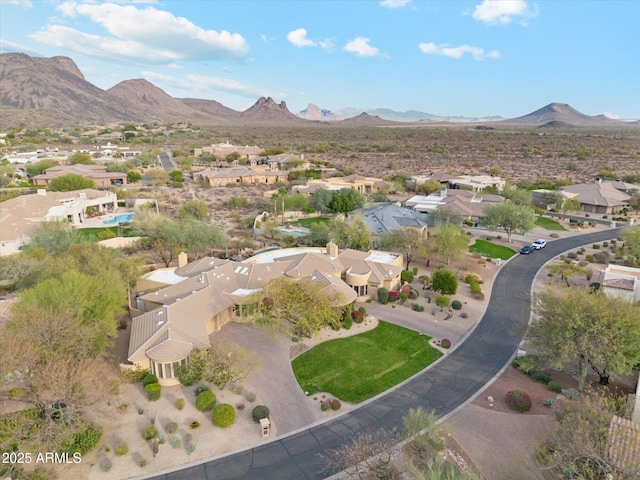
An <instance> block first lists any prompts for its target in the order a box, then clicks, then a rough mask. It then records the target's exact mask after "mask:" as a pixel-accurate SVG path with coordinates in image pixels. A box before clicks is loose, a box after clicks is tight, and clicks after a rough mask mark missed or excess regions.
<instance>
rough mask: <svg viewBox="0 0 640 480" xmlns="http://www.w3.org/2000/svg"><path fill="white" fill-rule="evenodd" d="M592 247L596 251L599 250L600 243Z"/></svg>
mask: <svg viewBox="0 0 640 480" xmlns="http://www.w3.org/2000/svg"><path fill="white" fill-rule="evenodd" d="M592 247H593V248H594V249H596V250H598V249H599V248H600V244H599V243H594V244H593V245H592Z"/></svg>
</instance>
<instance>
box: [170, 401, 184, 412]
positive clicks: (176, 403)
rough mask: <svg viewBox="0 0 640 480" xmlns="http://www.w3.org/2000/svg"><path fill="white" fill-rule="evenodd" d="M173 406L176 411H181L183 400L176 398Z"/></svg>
mask: <svg viewBox="0 0 640 480" xmlns="http://www.w3.org/2000/svg"><path fill="white" fill-rule="evenodd" d="M173 406H174V407H176V408H177V409H178V410H182V409H183V408H184V398H176V401H175V402H173Z"/></svg>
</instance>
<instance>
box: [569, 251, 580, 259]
mask: <svg viewBox="0 0 640 480" xmlns="http://www.w3.org/2000/svg"><path fill="white" fill-rule="evenodd" d="M567 258H570V259H571V260H575V259H576V258H578V255H577V254H576V253H575V252H569V253H567Z"/></svg>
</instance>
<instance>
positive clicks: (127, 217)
mask: <svg viewBox="0 0 640 480" xmlns="http://www.w3.org/2000/svg"><path fill="white" fill-rule="evenodd" d="M132 218H133V213H123V214H120V215H116V216H115V217H113V218H112V219H110V220H105V221H104V222H102V224H103V225H115V224H117V223H127V222H130V221H131V219H132Z"/></svg>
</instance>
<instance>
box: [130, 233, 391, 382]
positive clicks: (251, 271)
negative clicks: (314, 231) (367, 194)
mask: <svg viewBox="0 0 640 480" xmlns="http://www.w3.org/2000/svg"><path fill="white" fill-rule="evenodd" d="M183 258H184V257H183ZM402 265H403V258H402V255H401V254H397V253H391V252H380V251H369V252H360V251H357V250H350V249H346V250H342V251H340V250H339V249H338V247H337V245H335V244H333V243H329V244H328V245H327V248H326V249H323V248H312V247H310V248H290V249H282V250H276V251H269V252H264V253H262V254H259V255H256V256H254V257H251V258H249V259H247V260H244V261H243V262H236V261H232V260H221V259H217V258H212V257H205V258H202V259H199V260H196V261H194V262H191V263H189V264H186V265H181V266H179V267H178V268H176V269H161V270H156V271H154V272H151V273H149V274H147V275H145V276H143V277H142V278H141V279H140V281H139V282H138V287H137V289H138V293H137V294H136V297H135V302H136V305H135V308H131V312H132V317H133V318H132V328H131V339H130V343H129V353H128V359H129V361H130V362H131V363H132V364H133V365H135V366H136V367H138V368H148V369H150V371H151V372H152V373H154V374H155V375H157V376H158V378H159V380H160V383H161V384H163V385H175V384H177V383H178V379H177V376H176V369H177V367H178V366H180V365H185V364H186V363H188V361H189V354H190V352H191V351H192V350H193V349H194V348H206V347H208V346H209V345H210V336H211V335H212V334H215V332H217V331H219V330H220V329H221V328H222V327H223V326H224V325H225V324H227V323H229V322H232V321H245V319H244V317H243V309H245V306H246V305H248V304H250V303H251V302H253V301H254V296H253V294H254V293H256V292H259V291H260V290H261V289H262V288H263V287H264V286H265V285H266V284H267V283H269V282H271V281H273V280H275V279H277V278H281V277H286V278H289V279H291V280H292V281H295V282H302V285H305V284H309V285H313V286H314V289H315V290H317V291H318V292H319V294H326V295H327V296H328V298H331V299H334V300H333V301H334V302H335V303H334V306H336V307H339V306H344V305H347V304H349V303H352V302H354V301H356V300H359V301H363V300H366V299H368V298H370V296H371V295H374V294H376V293H377V290H378V288H381V287H384V288H387V289H391V290H392V289H394V288H398V287H399V285H400V273H401V271H402Z"/></svg>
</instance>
